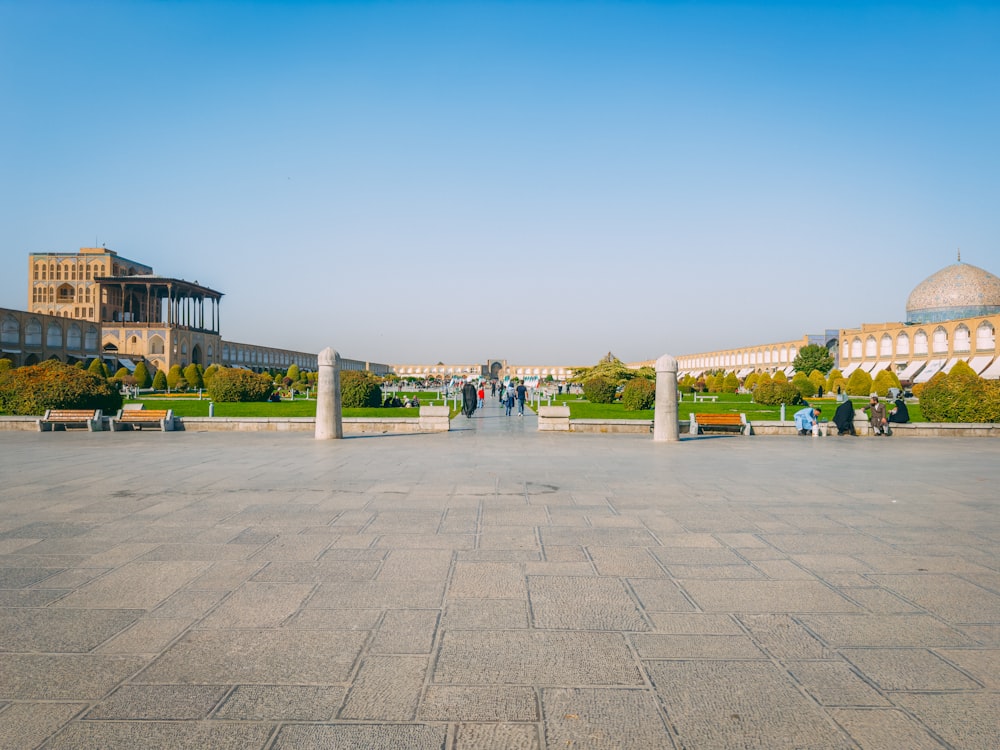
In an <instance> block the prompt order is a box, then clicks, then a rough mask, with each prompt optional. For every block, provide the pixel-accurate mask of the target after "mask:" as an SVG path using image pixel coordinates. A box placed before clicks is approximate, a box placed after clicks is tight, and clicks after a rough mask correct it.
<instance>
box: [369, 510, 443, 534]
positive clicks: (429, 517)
mask: <svg viewBox="0 0 1000 750" xmlns="http://www.w3.org/2000/svg"><path fill="white" fill-rule="evenodd" d="M441 519H442V513H441V511H423V512H420V511H382V512H380V513H378V514H377V515H376V516H375V518H374V519H372V522H371V523H370V524H368V526H366V527H365V532H366V533H368V534H423V535H426V534H436V533H437V531H438V527H439V526H440V525H441Z"/></svg>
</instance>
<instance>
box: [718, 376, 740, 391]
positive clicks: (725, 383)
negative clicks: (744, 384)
mask: <svg viewBox="0 0 1000 750" xmlns="http://www.w3.org/2000/svg"><path fill="white" fill-rule="evenodd" d="M739 389H740V379H739V378H738V377H736V373H735V372H730V373H727V374H726V377H725V378H723V380H722V386H721V387H720V388H719V390H721V391H722V392H723V393H736V391H738V390H739Z"/></svg>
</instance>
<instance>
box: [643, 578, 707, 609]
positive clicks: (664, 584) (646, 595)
mask: <svg viewBox="0 0 1000 750" xmlns="http://www.w3.org/2000/svg"><path fill="white" fill-rule="evenodd" d="M628 582H629V585H630V586H631V587H632V591H634V592H635V595H636V596H637V597H639V602H640V603H641V604H642V607H643V609H645V610H646V611H647V612H693V611H694V605H693V604H691V602H690V600H688V598H687V597H686V596H684V593H683V592H682V591H681V589H680V588H679V587H678V586H677V584H676V583H674V582H673V581H665V580H656V579H650V578H630V579H629V581H628Z"/></svg>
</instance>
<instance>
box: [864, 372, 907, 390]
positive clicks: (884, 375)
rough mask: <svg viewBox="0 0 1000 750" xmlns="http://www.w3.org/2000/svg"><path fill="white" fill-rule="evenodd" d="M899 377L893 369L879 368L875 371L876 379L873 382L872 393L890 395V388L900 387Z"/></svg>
mask: <svg viewBox="0 0 1000 750" xmlns="http://www.w3.org/2000/svg"><path fill="white" fill-rule="evenodd" d="M900 387H902V386H900V384H899V378H898V377H896V373H894V372H893V371H892V370H879V371H878V372H877V373H875V380H874V381H873V382H872V390H871V392H872V393H877V394H878V395H879V396H888V395H889V389H890V388H900Z"/></svg>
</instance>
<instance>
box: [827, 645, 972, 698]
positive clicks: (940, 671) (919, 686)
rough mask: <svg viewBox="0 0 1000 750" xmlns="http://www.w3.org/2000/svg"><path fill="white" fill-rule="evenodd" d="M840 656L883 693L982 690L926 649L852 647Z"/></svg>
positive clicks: (842, 650)
mask: <svg viewBox="0 0 1000 750" xmlns="http://www.w3.org/2000/svg"><path fill="white" fill-rule="evenodd" d="M840 653H841V654H843V656H844V658H846V659H848V660H849V661H850V662H851V663H852V664H854V666H855V667H857V669H858V671H860V672H861V673H862V674H863V675H864V676H865V677H867V678H868V679H869V680H871V681H872V682H873V683H874V684H876V685H877V686H878V687H880V688H881V689H883V690H972V689H976V688H979V687H981V686H980V685H979V684H978V683H976V682H974V681H973V680H971V679H970V678H968V677H966V676H965V675H964V674H962V673H961V672H959V671H958V670H957V669H955V668H954V667H952V666H950V665H949V664H948V663H947V662H945V661H944V660H943V659H941V658H940V657H939V656H936V655H935V654H932V653H931V652H930V651H925V650H924V649H916V648H909V649H904V648H893V649H885V648H882V649H878V648H869V649H857V648H852V649H841V651H840Z"/></svg>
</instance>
